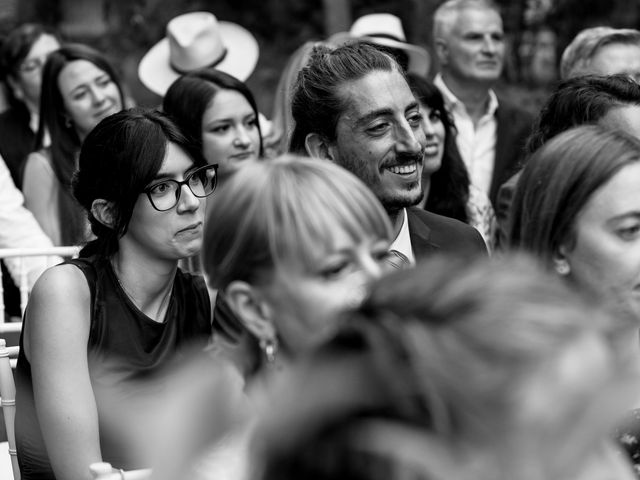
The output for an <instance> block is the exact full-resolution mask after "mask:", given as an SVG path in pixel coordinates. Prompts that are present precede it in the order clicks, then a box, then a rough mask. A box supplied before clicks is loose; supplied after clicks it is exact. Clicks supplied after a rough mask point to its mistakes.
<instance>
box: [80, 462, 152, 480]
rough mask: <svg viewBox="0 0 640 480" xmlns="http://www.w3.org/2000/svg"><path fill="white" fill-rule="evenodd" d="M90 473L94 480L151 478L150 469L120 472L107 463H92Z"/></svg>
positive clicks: (144, 479)
mask: <svg viewBox="0 0 640 480" xmlns="http://www.w3.org/2000/svg"><path fill="white" fill-rule="evenodd" d="M89 471H90V472H91V476H92V478H94V480H147V479H149V478H151V469H150V468H141V469H139V470H118V469H116V468H113V467H112V466H111V464H110V463H107V462H99V463H92V464H91V465H89Z"/></svg>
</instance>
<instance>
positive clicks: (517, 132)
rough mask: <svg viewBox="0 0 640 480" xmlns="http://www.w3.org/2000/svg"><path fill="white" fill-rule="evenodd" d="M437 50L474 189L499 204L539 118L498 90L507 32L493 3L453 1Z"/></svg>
mask: <svg viewBox="0 0 640 480" xmlns="http://www.w3.org/2000/svg"><path fill="white" fill-rule="evenodd" d="M433 36H434V39H433V40H434V47H435V52H436V57H437V60H438V64H439V68H440V71H439V73H438V74H437V75H436V77H435V78H434V84H435V85H436V86H437V87H438V88H439V89H440V91H441V92H442V94H443V96H444V99H445V105H446V106H447V109H448V110H449V112H450V113H451V114H452V116H453V119H454V121H455V124H456V128H457V131H458V135H457V138H456V140H457V144H458V149H459V150H460V154H461V155H462V158H463V160H464V162H465V165H466V167H467V170H468V171H469V177H470V179H471V183H472V184H473V185H475V186H476V187H478V188H479V189H481V190H482V191H484V192H485V193H486V194H487V195H488V196H489V198H490V199H491V201H492V202H495V198H496V194H497V190H498V188H499V187H500V185H501V184H502V183H503V182H504V181H506V180H507V179H508V178H509V177H510V176H511V175H512V174H513V173H514V172H515V171H516V170H517V169H518V164H519V162H520V160H521V159H522V148H523V146H524V142H525V139H526V137H527V135H528V134H529V131H530V129H531V126H532V123H533V117H532V116H531V115H530V114H529V113H527V112H525V111H523V110H521V109H519V108H516V107H515V106H513V105H509V104H508V103H507V102H506V101H505V100H502V99H500V100H499V99H498V96H497V95H496V93H495V92H494V91H493V89H492V87H493V86H494V85H495V84H496V82H497V81H498V80H499V78H500V75H501V74H502V68H503V65H504V57H505V41H504V30H503V26H502V18H501V16H500V12H499V10H498V7H497V5H496V4H495V3H494V2H493V1H492V0H448V1H447V2H445V3H443V4H442V5H441V6H440V7H438V9H437V10H436V11H435V13H434V25H433Z"/></svg>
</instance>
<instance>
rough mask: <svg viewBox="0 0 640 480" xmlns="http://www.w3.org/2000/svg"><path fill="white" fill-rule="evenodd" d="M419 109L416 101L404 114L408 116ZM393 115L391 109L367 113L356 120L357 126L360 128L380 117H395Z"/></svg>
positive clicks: (408, 106)
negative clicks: (410, 111)
mask: <svg viewBox="0 0 640 480" xmlns="http://www.w3.org/2000/svg"><path fill="white" fill-rule="evenodd" d="M418 107H419V106H418V101H417V100H415V101H413V102H411V103H410V104H409V105H407V107H406V108H405V109H404V113H405V114H406V113H407V112H408V111H409V110H413V109H414V108H418ZM393 114H394V111H393V110H392V109H391V108H381V109H379V110H373V111H372V112H369V113H366V114H365V115H363V116H362V117H360V118H359V119H358V120H356V126H358V127H359V126H362V125H365V124H367V123H369V122H370V121H372V120H373V119H375V118H378V117H385V116H393Z"/></svg>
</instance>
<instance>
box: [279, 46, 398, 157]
mask: <svg viewBox="0 0 640 480" xmlns="http://www.w3.org/2000/svg"><path fill="white" fill-rule="evenodd" d="M374 71H397V72H399V73H400V74H401V75H404V73H403V72H402V68H401V67H400V65H398V63H397V62H396V60H395V59H394V58H393V57H392V56H391V55H390V54H388V53H385V52H383V51H382V50H380V49H379V48H378V47H376V46H375V45H374V44H371V43H368V42H364V41H353V42H348V43H346V44H344V45H341V46H339V47H336V48H332V47H329V46H327V45H320V44H318V45H315V46H314V47H313V49H312V50H311V54H310V57H309V60H308V62H307V64H306V65H305V66H304V67H303V68H302V69H301V70H300V72H299V73H298V77H297V79H296V84H295V87H294V92H293V96H292V98H291V114H292V116H293V120H294V122H295V125H294V128H293V133H292V134H291V143H290V145H289V151H290V152H292V153H297V154H299V155H307V151H306V148H305V139H306V137H307V135H308V134H309V133H318V134H320V135H322V136H323V137H324V138H326V139H327V140H335V137H336V127H337V125H338V120H339V118H340V115H341V114H342V112H343V111H344V110H345V107H346V105H345V103H346V101H347V100H346V99H344V98H342V96H341V95H340V92H339V89H340V87H341V86H342V85H344V84H345V83H346V82H353V81H356V80H359V79H361V78H363V77H364V76H365V75H367V74H369V73H371V72H374Z"/></svg>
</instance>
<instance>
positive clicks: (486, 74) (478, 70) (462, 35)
mask: <svg viewBox="0 0 640 480" xmlns="http://www.w3.org/2000/svg"><path fill="white" fill-rule="evenodd" d="M436 51H437V53H438V60H439V61H440V64H441V67H442V70H443V72H446V73H447V74H448V75H449V76H451V77H454V78H455V79H457V80H458V81H461V82H469V81H471V82H488V83H491V82H494V81H496V80H497V79H498V78H499V77H500V74H501V73H502V67H503V64H504V56H505V42H504V31H503V28H502V18H501V17H500V14H499V13H498V12H496V11H494V10H490V9H482V8H467V9H464V10H462V11H461V12H460V13H459V14H458V16H457V18H456V21H455V23H454V25H453V26H452V28H451V31H450V32H449V34H448V35H444V36H443V38H440V39H438V40H436Z"/></svg>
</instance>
